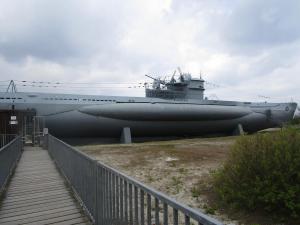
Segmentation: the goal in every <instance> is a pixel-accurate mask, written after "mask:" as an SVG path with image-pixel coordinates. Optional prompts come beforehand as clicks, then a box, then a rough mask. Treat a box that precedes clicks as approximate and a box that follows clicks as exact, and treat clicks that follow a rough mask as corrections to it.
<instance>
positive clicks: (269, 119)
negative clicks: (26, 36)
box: [0, 71, 297, 138]
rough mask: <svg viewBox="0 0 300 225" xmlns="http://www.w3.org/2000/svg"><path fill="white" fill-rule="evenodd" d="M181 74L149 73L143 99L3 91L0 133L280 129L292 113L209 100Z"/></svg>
mask: <svg viewBox="0 0 300 225" xmlns="http://www.w3.org/2000/svg"><path fill="white" fill-rule="evenodd" d="M179 72H180V73H179V75H178V76H179V77H177V78H175V73H176V72H174V74H173V76H172V77H171V79H169V80H168V81H166V80H161V79H158V78H153V77H151V76H148V75H146V76H148V77H150V78H151V79H153V82H152V85H150V84H146V85H145V97H123V96H104V95H77V94H57V93H38V92H17V91H11V92H9V91H7V92H0V116H1V120H2V122H1V125H0V133H4V132H6V133H9V132H10V133H19V134H22V135H23V136H24V135H29V134H32V133H38V132H42V129H43V128H48V131H49V133H51V134H52V135H54V136H57V137H61V138H74V137H122V136H123V135H124V132H125V131H126V132H125V134H126V135H127V136H128V135H129V136H130V138H131V136H132V137H163V136H172V137H173V136H177V137H184V136H201V135H209V134H222V135H232V134H235V133H241V132H249V133H252V132H256V131H259V130H262V129H266V128H272V127H279V126H282V125H283V124H285V123H286V122H288V121H289V120H291V119H293V117H294V114H295V111H296V108H297V103H294V102H290V103H267V102H240V101H222V100H210V99H207V98H205V97H204V91H205V88H204V83H205V82H204V80H203V79H202V78H201V77H200V78H193V77H192V76H191V74H189V73H182V72H181V71H179ZM15 90H16V89H15ZM3 118H4V119H3ZM4 120H5V121H6V122H3V121H4Z"/></svg>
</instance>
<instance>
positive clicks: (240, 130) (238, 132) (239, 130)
mask: <svg viewBox="0 0 300 225" xmlns="http://www.w3.org/2000/svg"><path fill="white" fill-rule="evenodd" d="M244 134H245V132H244V129H243V125H242V124H240V123H239V124H238V125H237V126H236V128H235V130H234V131H233V132H232V135H234V136H240V135H244Z"/></svg>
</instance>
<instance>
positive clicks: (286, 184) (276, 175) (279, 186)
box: [214, 128, 300, 218]
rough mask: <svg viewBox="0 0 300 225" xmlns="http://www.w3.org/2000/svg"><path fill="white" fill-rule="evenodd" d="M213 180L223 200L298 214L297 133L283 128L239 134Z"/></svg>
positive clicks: (299, 171) (238, 205)
mask: <svg viewBox="0 0 300 225" xmlns="http://www.w3.org/2000/svg"><path fill="white" fill-rule="evenodd" d="M214 182H215V183H214V185H215V190H216V192H217V194H218V196H219V197H220V200H221V202H223V203H226V204H230V205H232V206H234V207H235V208H239V209H246V210H251V211H252V210H253V211H255V210H263V211H266V212H268V213H271V214H273V215H277V216H280V217H281V218H289V217H293V218H299V216H300V133H299V132H297V131H296V130H295V129H291V128H286V129H283V130H281V131H280V132H278V133H265V134H256V135H254V136H242V137H240V138H239V139H238V140H237V142H236V143H235V145H234V146H233V148H232V150H231V152H230V155H229V157H228V159H227V161H226V162H225V164H224V166H223V167H222V168H221V169H220V170H218V171H217V172H216V174H215V177H214Z"/></svg>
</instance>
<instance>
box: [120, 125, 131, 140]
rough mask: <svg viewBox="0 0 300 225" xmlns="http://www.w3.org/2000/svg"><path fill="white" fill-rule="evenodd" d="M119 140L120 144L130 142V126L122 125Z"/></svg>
mask: <svg viewBox="0 0 300 225" xmlns="http://www.w3.org/2000/svg"><path fill="white" fill-rule="evenodd" d="M120 142H121V143H122V144H131V143H132V140H131V131H130V127H124V128H123V129H122V134H121V139H120Z"/></svg>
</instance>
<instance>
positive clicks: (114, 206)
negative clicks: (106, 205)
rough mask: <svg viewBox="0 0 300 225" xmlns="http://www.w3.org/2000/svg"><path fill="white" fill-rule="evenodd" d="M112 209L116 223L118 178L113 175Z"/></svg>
mask: <svg viewBox="0 0 300 225" xmlns="http://www.w3.org/2000/svg"><path fill="white" fill-rule="evenodd" d="M112 208H113V214H112V218H113V223H115V221H116V176H115V174H114V173H113V174H112Z"/></svg>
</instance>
